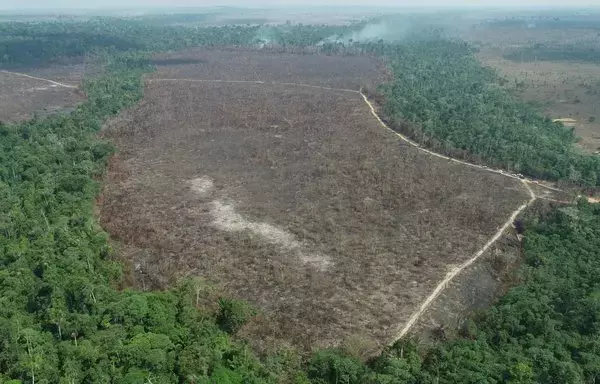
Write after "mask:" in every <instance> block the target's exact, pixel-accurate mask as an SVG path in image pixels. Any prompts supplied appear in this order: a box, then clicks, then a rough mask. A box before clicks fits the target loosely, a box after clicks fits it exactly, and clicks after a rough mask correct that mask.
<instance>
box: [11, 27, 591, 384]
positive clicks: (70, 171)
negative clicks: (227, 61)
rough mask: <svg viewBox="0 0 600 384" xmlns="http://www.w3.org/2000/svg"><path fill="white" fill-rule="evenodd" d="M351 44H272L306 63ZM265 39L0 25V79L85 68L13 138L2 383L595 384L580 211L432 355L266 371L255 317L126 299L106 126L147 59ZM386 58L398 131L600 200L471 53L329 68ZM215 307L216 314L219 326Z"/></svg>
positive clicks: (188, 299)
mask: <svg viewBox="0 0 600 384" xmlns="http://www.w3.org/2000/svg"><path fill="white" fill-rule="evenodd" d="M347 28H351V27H340V28H338V29H336V30H334V29H333V28H332V27H309V26H298V27H289V26H288V27H282V28H281V29H276V28H275V29H274V30H269V36H271V37H274V40H273V41H275V42H276V43H277V44H280V45H282V46H292V47H294V46H308V45H311V44H316V43H319V42H320V41H322V40H323V39H324V37H327V36H329V35H335V34H344V33H345V31H347ZM258 32H259V28H258V27H223V28H193V29H187V28H183V27H162V26H147V25H144V24H142V23H139V22H137V21H127V20H119V19H94V20H92V21H89V22H48V23H45V22H36V23H0V36H1V37H0V52H1V53H0V59H1V60H0V67H2V68H13V67H24V66H31V65H41V64H47V63H50V62H52V61H53V60H56V59H58V58H61V57H77V56H81V55H90V56H93V57H95V58H96V59H98V60H99V61H100V63H101V64H102V65H104V67H105V68H104V69H105V71H104V72H103V73H104V74H105V75H102V74H101V75H100V76H99V77H97V78H94V79H87V81H86V82H85V85H84V91H85V92H86V94H87V100H86V101H85V102H84V103H83V104H81V105H80V106H78V107H77V108H76V110H75V111H74V112H72V113H71V114H66V115H56V116H50V117H48V118H45V119H40V120H38V119H34V120H31V121H27V122H23V123H18V124H6V123H0V196H1V198H0V304H1V305H0V383H11V384H18V383H37V384H42V383H44V384H49V383H53V384H54V383H64V384H71V383H127V384H138V383H139V384H143V383H151V382H152V383H184V382H185V383H207V384H208V383H240V384H241V383H298V384H300V383H320V384H323V383H331V384H342V383H345V384H351V383H352V384H354V383H356V384H364V383H373V384H375V383H388V384H392V383H397V384H400V383H423V384H425V383H427V384H429V383H431V384H433V383H435V384H439V383H448V384H451V383H521V384H524V383H532V384H533V383H561V384H562V383H580V382H588V383H593V382H596V380H598V379H600V344H599V343H600V282H599V280H598V275H599V274H600V258H598V255H599V254H600V207H598V206H597V205H590V204H588V203H586V202H580V203H579V204H578V205H575V206H571V207H564V208H558V209H556V208H555V209H550V210H547V209H544V208H543V207H539V210H536V211H532V212H530V214H529V215H528V217H526V218H525V221H524V230H525V241H524V244H523V258H524V259H523V265H522V267H521V269H520V271H519V276H520V281H521V283H520V285H519V286H517V287H515V288H513V289H512V290H511V291H510V292H509V293H508V294H507V295H506V296H505V297H503V298H502V299H501V300H500V301H499V302H498V303H497V304H496V305H494V306H493V307H492V308H490V309H489V310H488V311H486V312H485V313H483V314H481V315H480V316H476V317H474V318H473V319H471V320H470V321H468V322H466V323H465V325H464V328H463V329H462V330H461V336H460V337H459V338H458V339H456V340H451V341H440V343H439V344H438V345H436V346H434V347H433V348H430V349H423V348H422V347H421V346H419V345H418V343H416V342H415V341H414V340H413V341H411V340H403V341H400V342H398V343H397V344H396V345H394V346H393V347H390V348H389V349H387V350H386V351H384V353H383V354H382V355H381V356H379V357H377V358H375V359H373V360H372V361H369V362H367V363H363V362H360V361H359V360H357V359H356V358H355V357H353V356H350V355H348V354H347V353H346V352H344V351H343V350H339V349H330V350H323V351H317V352H315V353H314V354H313V355H311V356H299V355H298V354H297V353H295V352H293V351H284V352H280V353H278V354H272V355H268V356H258V355H257V354H255V353H254V352H253V351H252V350H250V348H249V347H248V346H247V345H246V344H245V343H244V341H243V340H239V339H238V338H237V337H236V336H235V334H236V333H237V331H238V330H239V329H240V327H241V326H243V324H244V323H245V322H246V321H247V320H248V319H249V318H250V317H251V316H252V315H253V309H252V308H250V307H249V306H248V304H247V303H244V302H240V301H237V300H232V299H229V298H225V297H224V298H221V299H220V300H219V301H218V302H217V303H206V302H205V301H206V296H207V295H206V294H205V292H206V289H207V287H206V284H205V283H203V282H202V281H201V280H194V279H192V280H186V281H182V282H181V283H180V284H179V285H178V286H176V287H173V288H171V289H169V290H166V291H161V292H141V291H136V290H132V289H125V290H120V289H117V287H119V285H120V284H121V283H122V279H123V276H122V275H123V270H122V267H121V266H120V265H118V264H116V263H115V262H114V261H112V259H111V255H112V250H111V247H110V245H109V242H108V238H107V234H106V233H105V232H103V231H102V229H101V228H100V227H99V225H98V223H97V220H96V217H95V216H94V210H93V206H94V199H95V198H96V196H97V194H98V192H99V184H98V183H99V182H98V180H100V179H101V177H100V176H101V175H102V173H103V171H104V168H105V166H106V162H107V159H108V157H109V156H110V155H111V154H112V153H113V152H114V148H113V147H112V146H111V144H110V143H108V142H105V141H103V140H102V139H101V138H100V137H99V136H98V135H97V133H98V132H99V130H100V129H101V126H102V124H103V123H104V122H105V121H106V119H107V118H109V117H111V116H114V115H115V114H117V113H119V111H121V110H123V109H124V108H127V107H129V106H131V105H133V104H134V103H136V102H138V101H139V100H140V99H141V97H142V94H143V83H142V80H141V78H142V75H143V74H144V73H147V72H149V71H152V70H153V68H152V66H151V65H150V56H149V55H150V54H151V53H152V52H156V51H160V50H167V49H176V48H181V47H184V46H193V45H205V46H234V45H235V46H254V44H256V43H257V41H258V40H260V34H259V33H258ZM336 52H342V53H345V54H366V53H370V54H377V55H382V56H385V57H387V58H388V59H389V60H390V63H391V67H392V69H393V73H394V78H393V79H392V81H391V82H390V84H388V85H387V86H385V87H384V88H383V89H382V91H381V92H382V93H383V94H384V96H385V100H386V101H385V104H384V111H385V114H386V115H387V116H388V117H389V119H391V121H392V123H393V124H394V125H395V126H396V127H397V128H398V129H402V130H406V131H407V132H408V133H410V134H411V135H412V137H414V138H415V139H416V140H418V141H419V142H422V143H423V144H424V145H427V146H430V147H432V148H434V149H436V150H440V151H442V152H445V153H449V154H453V155H456V156H459V157H462V158H467V159H471V160H474V161H481V162H483V163H487V164H490V165H493V166H502V167H505V168H507V169H509V170H511V171H515V172H524V173H527V174H529V175H531V176H534V177H541V178H548V179H552V180H566V181H569V182H572V183H578V184H585V185H598V184H599V180H600V178H599V177H598V171H599V165H598V164H599V163H598V159H597V158H593V157H589V156H585V155H583V154H581V153H578V152H577V151H575V150H574V149H573V147H572V144H573V143H574V142H575V137H574V135H573V133H572V131H571V130H569V129H567V128H565V127H563V126H562V125H560V124H555V123H552V122H551V121H549V120H547V119H544V118H543V117H541V116H539V115H538V114H537V113H536V111H534V110H533V109H530V108H529V107H524V106H522V105H521V104H520V103H518V102H517V101H516V100H515V99H514V98H513V97H512V96H511V95H510V94H509V93H507V92H506V91H504V90H503V89H502V88H501V87H500V86H499V85H498V83H497V81H498V79H497V78H496V77H495V74H494V73H492V72H490V71H488V70H486V69H483V68H481V67H480V66H479V65H478V64H477V62H476V61H475V60H474V59H473V57H472V52H471V51H470V49H469V47H468V46H466V45H465V44H463V43H460V42H453V41H446V40H438V39H433V40H422V41H418V40H413V41H406V42H402V43H398V44H387V43H384V42H373V43H369V44H360V43H356V44H353V45H352V46H349V47H340V45H339V44H338V43H329V44H323V45H322V46H321V53H322V54H334V53H336ZM211 308H215V309H211Z"/></svg>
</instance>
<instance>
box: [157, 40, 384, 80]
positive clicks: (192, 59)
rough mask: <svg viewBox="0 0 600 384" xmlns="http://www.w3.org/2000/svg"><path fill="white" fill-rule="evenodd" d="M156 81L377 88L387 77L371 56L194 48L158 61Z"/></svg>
mask: <svg viewBox="0 0 600 384" xmlns="http://www.w3.org/2000/svg"><path fill="white" fill-rule="evenodd" d="M155 63H156V64H157V65H158V71H157V72H156V73H155V76H154V77H157V78H177V79H182V78H190V79H213V80H217V79H218V80H249V81H266V82H271V81H272V82H288V83H305V84H313V85H322V86H328V87H336V88H350V89H355V90H358V89H359V88H360V87H361V86H362V87H368V88H375V86H376V85H378V84H380V83H381V82H383V81H384V80H385V79H386V78H387V75H386V74H385V68H384V65H383V63H380V62H378V61H376V60H375V59H373V58H370V57H344V56H327V55H310V54H306V55H295V54H289V53H277V52H265V51H252V50H241V49H231V50H223V49H214V50H212V49H204V48H203V49H192V50H186V51H180V52H174V53H168V54H163V55H160V56H157V57H156V58H155Z"/></svg>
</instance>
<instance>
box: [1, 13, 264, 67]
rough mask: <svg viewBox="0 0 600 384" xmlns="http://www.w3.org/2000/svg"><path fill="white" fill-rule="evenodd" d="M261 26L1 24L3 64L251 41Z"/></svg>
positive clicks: (102, 21) (122, 22)
mask: <svg viewBox="0 0 600 384" xmlns="http://www.w3.org/2000/svg"><path fill="white" fill-rule="evenodd" d="M257 28H258V27H243V26H228V27H214V28H179V27H170V26H157V25H151V24H145V23H143V22H140V21H129V20H124V19H116V18H96V19H93V20H91V21H85V22H75V21H72V22H44V23H15V22H11V23H0V67H11V66H13V67H14V66H27V65H40V64H46V63H48V62H51V61H53V60H56V59H58V58H68V57H80V56H84V55H86V54H88V53H96V52H100V53H108V54H118V53H122V52H130V53H131V52H140V51H146V52H152V51H158V50H167V49H177V48H182V47H186V46H190V45H218V46H225V45H227V46H231V45H249V44H250V43H251V42H252V40H253V39H254V36H255V35H256V31H257Z"/></svg>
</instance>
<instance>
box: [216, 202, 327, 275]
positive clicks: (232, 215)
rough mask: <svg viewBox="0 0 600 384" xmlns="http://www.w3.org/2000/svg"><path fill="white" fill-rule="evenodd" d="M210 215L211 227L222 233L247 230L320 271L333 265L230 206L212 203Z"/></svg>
mask: <svg viewBox="0 0 600 384" xmlns="http://www.w3.org/2000/svg"><path fill="white" fill-rule="evenodd" d="M211 214H212V215H213V219H214V220H213V225H214V226H215V227H217V228H218V229H220V230H222V231H228V232H239V231H244V230H249V231H251V232H253V233H255V234H257V235H259V236H260V237H262V238H263V239H264V240H265V241H267V242H269V243H271V244H275V245H277V246H280V247H282V248H284V249H285V250H287V251H292V252H293V253H295V254H296V255H298V257H299V258H300V260H302V262H303V263H305V264H309V265H311V266H313V267H315V268H316V269H318V270H320V271H324V270H327V269H328V268H329V267H331V266H332V265H333V263H332V262H331V260H330V258H329V257H328V256H325V255H318V254H314V253H306V252H304V251H303V248H304V247H303V246H302V244H301V243H300V242H299V241H298V240H296V238H295V236H294V235H293V234H291V233H289V232H286V231H284V230H282V229H280V228H277V227H275V226H273V225H271V224H267V223H261V222H258V223H257V222H252V221H248V220H246V219H245V218H244V217H243V216H242V215H240V214H239V213H237V212H235V208H234V207H233V205H231V204H226V203H224V202H222V201H219V200H216V201H213V202H212V203H211Z"/></svg>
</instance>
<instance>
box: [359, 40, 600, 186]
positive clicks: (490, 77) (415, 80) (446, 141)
mask: <svg viewBox="0 0 600 384" xmlns="http://www.w3.org/2000/svg"><path fill="white" fill-rule="evenodd" d="M365 49H369V50H371V51H375V52H378V53H382V54H385V55H387V56H388V57H390V58H391V60H392V69H393V73H394V78H393V80H392V81H391V82H390V83H389V84H387V85H386V86H385V87H383V94H384V96H385V104H384V109H383V112H384V114H385V115H386V116H387V117H388V118H389V120H390V122H391V124H392V125H393V126H394V127H396V128H397V129H400V130H403V131H404V132H405V133H407V134H409V135H410V136H411V137H413V138H414V139H415V140H417V141H418V142H420V143H421V144H423V145H426V146H428V147H431V148H433V149H435V150H436V151H439V152H443V153H446V154H448V155H451V156H455V157H460V158H465V159H467V160H470V161H475V162H480V163H485V164H488V165H491V166H494V167H500V168H504V169H507V170H509V171H511V172H515V173H523V174H525V175H528V176H531V177H534V178H539V179H547V180H566V181H568V182H571V183H575V184H581V185H588V186H596V185H600V158H598V157H593V156H589V155H586V154H584V153H582V152H581V151H579V150H578V149H577V148H576V147H575V146H574V144H575V143H576V142H577V137H576V136H575V134H574V132H573V130H572V129H569V128H565V127H564V126H563V125H562V124H561V123H554V122H552V120H550V119H548V118H545V117H543V116H542V115H541V114H540V113H539V112H538V111H537V110H535V109H534V108H533V107H531V106H530V105H528V104H526V103H523V102H521V101H519V100H518V99H517V98H516V97H515V96H514V95H512V94H511V93H510V92H508V91H507V90H506V89H504V88H503V87H502V86H501V82H500V81H501V79H499V78H498V76H497V75H496V73H495V72H493V71H492V70H490V69H487V68H484V67H482V66H481V65H480V64H479V62H478V61H477V60H476V59H475V58H474V56H473V52H472V51H471V49H470V48H469V46H468V45H467V44H466V43H462V42H455V41H448V40H439V39H438V40H428V41H412V42H406V43H404V44H401V45H396V46H393V47H388V46H386V45H385V44H379V45H378V44H372V45H369V46H367V47H366V48H365Z"/></svg>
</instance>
